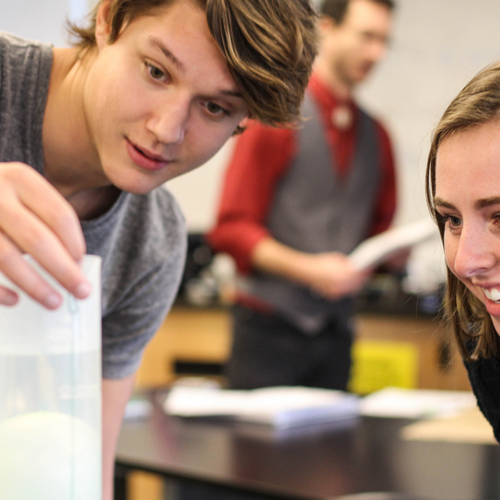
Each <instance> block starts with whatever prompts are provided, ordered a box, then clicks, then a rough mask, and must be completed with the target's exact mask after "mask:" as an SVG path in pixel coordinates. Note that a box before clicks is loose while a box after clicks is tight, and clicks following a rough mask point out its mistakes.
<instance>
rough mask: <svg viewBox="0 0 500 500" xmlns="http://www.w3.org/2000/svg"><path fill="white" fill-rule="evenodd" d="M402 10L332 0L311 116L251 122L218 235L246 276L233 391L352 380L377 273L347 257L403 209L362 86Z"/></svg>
mask: <svg viewBox="0 0 500 500" xmlns="http://www.w3.org/2000/svg"><path fill="white" fill-rule="evenodd" d="M393 9H394V3H393V1H392V0H324V2H323V4H322V5H321V8H320V10H321V14H322V16H321V20H320V32H321V36H322V42H321V48H320V53H319V55H318V57H317V59H316V62H315V68H314V71H313V75H312V78H311V80H310V83H309V86H308V91H307V93H306V97H305V99H304V103H303V107H302V116H303V117H304V118H305V120H304V121H302V122H301V123H300V124H298V126H291V127H289V128H280V129H272V128H270V127H267V126H264V125H261V124H257V123H250V124H249V126H248V129H247V130H246V131H245V132H244V133H243V135H242V136H241V137H240V138H239V139H238V142H237V143H236V146H235V150H234V153H233V157H232V160H231V162H230V164H229V167H228V170H227V173H226V177H225V181H224V186H223V192H222V199H221V202H220V211H219V215H218V220H217V224H216V226H215V227H214V228H213V230H212V231H211V232H210V233H209V234H208V241H209V243H210V244H211V245H212V247H213V248H214V249H215V250H216V251H220V252H227V253H229V254H230V255H232V257H233V258H234V259H235V262H236V265H237V268H238V272H239V275H240V276H239V278H240V279H239V282H238V294H237V299H236V304H235V305H234V307H233V311H232V315H233V345H232V350H231V355H230V359H229V362H228V367H227V376H228V384H229V387H230V388H233V389H251V388H257V387H266V386H276V385H304V386H311V387H324V388H330V389H340V390H345V389H346V388H347V382H348V379H349V372H350V366H351V346H352V341H353V328H352V316H353V300H352V297H353V294H355V293H356V292H358V291H359V290H360V289H361V288H362V287H363V285H364V284H365V282H366V280H367V278H368V277H369V275H370V271H366V270H365V271H360V270H358V269H356V268H355V267H354V266H353V265H352V263H351V261H350V260H349V258H348V257H347V255H348V254H349V253H350V252H351V251H352V250H353V249H354V248H355V247H356V246H357V245H358V244H359V243H361V242H362V241H363V240H364V239H366V238H367V237H370V236H373V235H374V234H377V233H380V232H382V231H384V230H386V229H387V228H388V227H389V226H390V224H391V222H392V219H393V216H394V212H395V206H396V191H395V189H396V188H395V172H394V160H393V152H392V147H391V143H390V139H389V137H388V134H387V132H386V131H385V130H384V128H383V127H382V125H381V124H380V123H379V122H378V121H376V120H375V119H374V118H372V117H371V116H369V115H368V114H367V113H366V112H365V111H364V110H362V109H361V108H360V107H359V106H358V105H357V104H356V102H355V100H354V91H355V89H356V88H357V86H358V85H359V84H360V83H362V82H363V81H364V80H365V79H366V78H367V77H368V75H369V74H370V73H371V71H372V69H373V68H374V66H375V65H376V64H377V63H378V62H379V61H380V60H381V59H382V58H383V56H384V55H385V53H386V50H387V45H388V39H389V32H390V28H391V21H392V12H393Z"/></svg>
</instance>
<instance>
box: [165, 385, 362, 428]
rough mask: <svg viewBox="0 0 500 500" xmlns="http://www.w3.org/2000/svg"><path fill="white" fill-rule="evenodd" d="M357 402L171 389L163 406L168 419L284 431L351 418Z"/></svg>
mask: <svg viewBox="0 0 500 500" xmlns="http://www.w3.org/2000/svg"><path fill="white" fill-rule="evenodd" d="M358 400H359V398H358V397H357V396H355V395H353V394H348V393H345V392H342V391H333V390H328V389H313V388H309V387H268V388H264V389H254V390H249V391H234V390H227V389H214V388H198V387H184V386H178V387H175V386H174V387H173V388H172V389H171V391H170V392H169V394H168V396H167V399H166V400H165V403H164V409H165V411H166V412H167V413H169V414H172V415H178V416H184V417H196V416H198V417H202V416H225V417H231V418H234V419H235V420H240V421H245V422H255V423H260V424H267V425H272V426H274V427H279V428H287V427H292V426H297V425H305V424H310V423H319V422H327V421H330V420H336V419H342V418H352V417H354V416H357V415H358Z"/></svg>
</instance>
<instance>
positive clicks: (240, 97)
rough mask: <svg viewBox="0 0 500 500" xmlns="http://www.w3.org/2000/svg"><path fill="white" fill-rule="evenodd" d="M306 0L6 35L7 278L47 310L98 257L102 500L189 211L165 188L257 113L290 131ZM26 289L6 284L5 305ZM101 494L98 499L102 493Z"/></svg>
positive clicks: (311, 16) (309, 36) (81, 292)
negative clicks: (65, 36) (41, 38)
mask: <svg viewBox="0 0 500 500" xmlns="http://www.w3.org/2000/svg"><path fill="white" fill-rule="evenodd" d="M315 20H316V15H315V13H314V11H313V10H312V9H311V7H310V6H309V2H308V0H206V1H204V0H101V1H99V3H98V5H97V7H96V9H95V10H94V12H93V14H92V15H91V16H90V22H89V26H88V27H73V34H74V35H76V37H77V40H76V41H75V45H74V46H72V47H68V48H53V47H51V46H49V45H45V44H42V43H39V42H34V41H29V40H25V39H22V38H19V37H17V36H14V35H11V34H7V33H0V67H1V68H2V71H1V72H0V272H1V273H3V274H5V275H6V276H7V277H8V278H9V280H10V281H11V282H12V283H14V284H15V285H17V286H18V287H19V288H20V289H21V290H23V291H24V292H26V293H27V294H28V295H30V296H31V297H32V298H34V299H35V300H36V301H38V302H39V303H41V304H42V305H44V306H45V307H47V308H49V309H55V308H57V307H58V306H59V305H60V304H61V295H60V294H59V293H57V292H56V291H55V290H54V289H53V288H52V287H51V286H50V285H49V284H48V283H47V282H46V281H45V280H43V279H42V277H41V276H40V275H39V274H38V273H37V272H36V271H35V270H34V269H33V268H32V267H31V266H29V265H27V263H26V261H25V259H23V257H22V254H23V253H28V254H31V255H32V256H33V258H34V259H35V260H36V261H37V262H38V263H39V264H40V265H41V266H42V267H43V268H44V269H45V270H46V271H47V272H48V273H49V275H50V276H52V277H53V278H54V279H56V280H57V281H58V282H59V283H60V284H61V285H62V286H63V287H64V288H65V289H66V290H67V291H69V292H70V293H72V294H73V295H75V296H76V297H77V298H79V299H84V298H86V297H88V295H89V293H90V291H91V290H90V285H89V283H87V281H86V279H85V276H84V275H83V273H82V271H81V269H80V267H79V262H80V261H81V259H82V257H83V255H84V254H85V253H90V254H96V255H99V256H101V257H102V262H103V268H102V283H103V290H102V296H103V310H102V332H103V343H102V345H103V352H102V359H103V365H102V375H103V382H102V388H103V393H102V399H103V401H102V402H103V498H104V499H105V500H111V498H112V477H113V476H112V471H113V463H114V447H115V442H116V438H117V435H118V431H119V428H120V422H121V418H122V414H123V410H124V407H125V404H126V402H127V399H128V397H129V394H130V391H131V390H132V387H133V383H134V374H135V371H136V369H137V367H138V366H139V364H140V361H141V356H142V352H143V349H144V347H145V345H146V344H147V342H148V341H149V339H150V338H151V337H152V336H153V335H154V333H155V332H156V331H157V330H158V327H159V325H160V324H161V323H162V321H163V319H164V317H165V314H166V313H167V312H168V310H169V308H170V307H171V305H172V302H173V300H174V298H175V295H176V292H177V288H178V285H179V282H180V279H181V275H182V271H183V264H184V258H185V251H186V230H185V224H184V218H183V216H182V214H181V212H180V209H179V207H178V205H177V203H176V201H175V200H174V199H173V197H172V195H171V194H170V193H168V192H167V191H166V190H165V189H157V188H159V187H160V186H162V185H163V184H164V183H165V182H166V181H168V180H169V179H172V178H174V177H176V176H178V175H181V174H183V173H185V172H188V171H190V170H192V169H194V168H196V167H198V166H200V165H201V164H203V163H205V162H206V161H207V160H208V159H209V158H210V157H211V156H213V155H214V154H215V153H216V152H217V151H218V150H219V148H220V147H221V146H222V145H223V144H224V143H225V142H226V141H227V139H229V137H231V136H232V135H233V134H234V133H236V132H238V131H241V130H242V127H243V125H244V123H245V120H246V119H247V117H248V116H252V117H254V118H256V119H258V120H262V121H264V122H265V123H270V124H273V125H282V126H291V122H295V121H297V120H298V119H299V109H300V103H301V100H302V97H303V93H304V89H305V87H306V84H307V80H308V77H309V74H310V71H311V67H312V62H313V59H314V56H315V54H316V45H315V44H316V28H315ZM17 300H18V296H17V294H16V293H15V292H14V291H13V290H12V289H10V288H9V287H0V304H2V305H3V306H8V305H13V304H15V303H16V301H17ZM96 500H97V499H96Z"/></svg>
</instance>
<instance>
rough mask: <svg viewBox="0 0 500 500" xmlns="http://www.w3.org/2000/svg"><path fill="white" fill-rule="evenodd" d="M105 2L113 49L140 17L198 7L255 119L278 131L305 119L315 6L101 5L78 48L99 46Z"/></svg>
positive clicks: (224, 2) (260, 0)
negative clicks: (98, 29)
mask: <svg viewBox="0 0 500 500" xmlns="http://www.w3.org/2000/svg"><path fill="white" fill-rule="evenodd" d="M104 1H109V3H110V9H109V15H108V20H107V21H108V23H109V26H110V39H109V41H110V43H113V42H114V41H116V40H117V38H118V37H119V36H120V33H121V31H122V30H123V29H124V27H126V26H127V24H128V23H130V22H131V21H133V20H134V19H136V18H137V17H140V16H144V15H154V14H155V11H157V10H159V9H164V8H166V7H169V6H171V5H173V4H174V3H176V2H187V1H190V2H193V3H194V4H196V5H198V6H199V7H200V8H202V9H204V10H205V12H206V16H207V22H208V26H209V28H210V31H211V33H212V35H213V37H214V40H215V42H216V43H217V45H218V46H219V48H220V50H221V52H222V54H223V56H224V58H225V60H226V62H227V64H228V67H229V70H230V72H231V74H232V76H233V78H234V80H235V82H236V84H237V85H238V87H239V89H240V91H241V93H242V95H243V98H244V99H245V101H246V103H247V105H248V107H249V110H250V117H252V118H255V119H257V120H259V121H260V122H262V123H264V124H266V125H272V126H291V124H293V123H294V122H296V121H297V120H298V119H299V117H300V106H301V103H302V99H303V96H304V92H305V89H306V87H307V83H308V80H309V77H310V74H311V70H312V64H313V61H314V58H315V56H316V53H317V44H318V34H317V28H316V17H317V14H316V12H315V11H314V10H313V9H312V7H311V5H310V3H309V0H100V1H99V2H98V4H97V6H96V8H95V9H94V10H93V12H92V13H91V14H90V15H89V19H88V21H89V23H88V25H87V26H84V27H82V26H77V25H75V24H69V31H70V34H71V35H72V36H73V45H75V46H77V47H80V48H81V49H89V48H93V47H94V46H95V44H96V39H95V27H96V14H97V10H98V9H99V7H100V5H101V4H102V3H103V2H104Z"/></svg>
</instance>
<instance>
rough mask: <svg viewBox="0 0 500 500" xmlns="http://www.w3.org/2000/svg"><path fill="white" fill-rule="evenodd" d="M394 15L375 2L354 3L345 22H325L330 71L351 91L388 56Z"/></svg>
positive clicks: (323, 24) (351, 2)
mask: <svg viewBox="0 0 500 500" xmlns="http://www.w3.org/2000/svg"><path fill="white" fill-rule="evenodd" d="M391 21H392V14H391V11H390V9H389V8H388V7H387V6H385V5H383V4H380V3H377V2H374V1H372V0H351V1H350V2H349V6H348V8H347V12H346V15H345V18H344V20H343V22H342V23H341V24H339V25H335V23H333V22H332V21H330V20H326V21H323V22H322V25H321V31H322V34H323V37H324V38H323V47H322V49H321V50H322V51H324V54H325V56H326V58H327V61H328V64H329V70H330V71H332V72H334V74H335V78H336V79H337V80H339V81H341V82H342V83H343V84H344V85H347V86H348V87H349V88H353V87H354V86H356V85H357V84H358V83H360V82H362V81H363V80H364V79H365V78H366V77H367V76H368V75H369V73H370V71H371V70H372V68H373V67H374V65H375V64H376V63H377V62H378V61H379V60H380V59H381V58H382V57H383V56H384V55H385V53H386V50H387V45H388V40H389V32H390V28H391Z"/></svg>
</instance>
